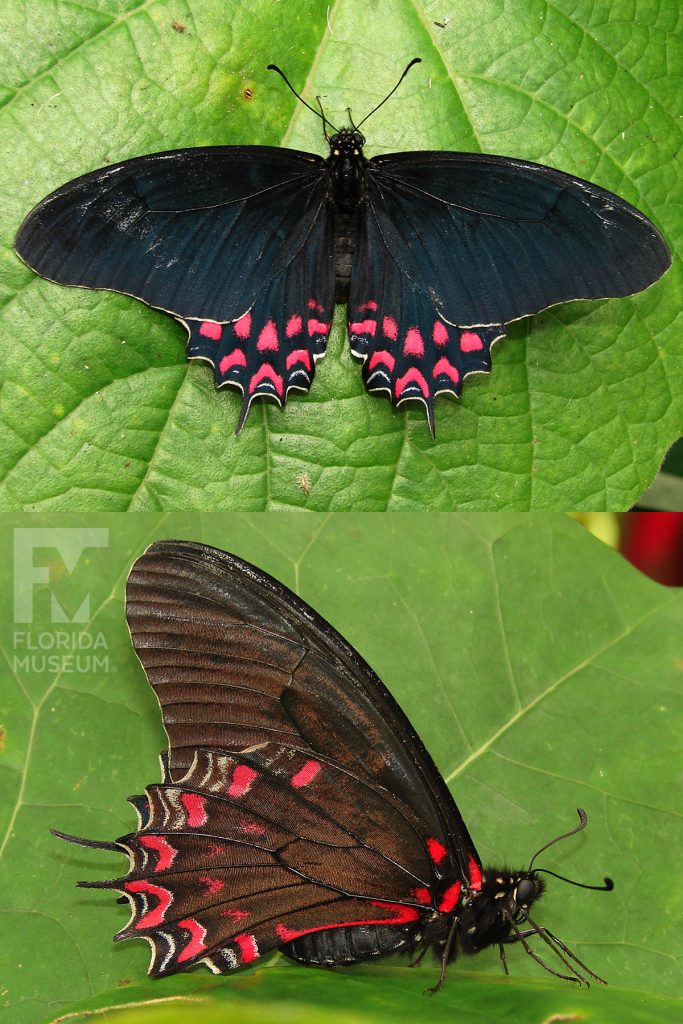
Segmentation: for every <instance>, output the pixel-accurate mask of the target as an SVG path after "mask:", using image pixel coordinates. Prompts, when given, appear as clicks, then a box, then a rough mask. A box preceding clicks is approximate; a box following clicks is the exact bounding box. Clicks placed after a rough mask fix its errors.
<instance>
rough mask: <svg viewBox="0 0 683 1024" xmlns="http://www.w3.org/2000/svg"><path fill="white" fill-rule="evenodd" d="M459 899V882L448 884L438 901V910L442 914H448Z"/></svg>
mask: <svg viewBox="0 0 683 1024" xmlns="http://www.w3.org/2000/svg"><path fill="white" fill-rule="evenodd" d="M459 899H460V882H454V883H453V885H449V886H448V888H447V889H446V891H445V892H444V894H443V896H442V897H441V900H440V901H439V910H440V911H441V912H442V913H443V914H450V912H451V910H452V909H453V907H454V906H455V905H456V903H457V902H458V900H459Z"/></svg>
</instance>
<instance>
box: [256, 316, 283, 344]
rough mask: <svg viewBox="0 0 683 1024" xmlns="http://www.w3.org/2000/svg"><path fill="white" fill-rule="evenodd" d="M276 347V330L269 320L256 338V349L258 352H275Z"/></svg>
mask: <svg viewBox="0 0 683 1024" xmlns="http://www.w3.org/2000/svg"><path fill="white" fill-rule="evenodd" d="M278 346H279V342H278V340H277V329H276V327H275V324H274V323H273V321H272V320H269V321H268V323H267V324H266V326H265V327H263V328H262V330H261V333H260V334H259V336H258V341H257V342H256V348H257V349H258V350H259V352H277V350H278Z"/></svg>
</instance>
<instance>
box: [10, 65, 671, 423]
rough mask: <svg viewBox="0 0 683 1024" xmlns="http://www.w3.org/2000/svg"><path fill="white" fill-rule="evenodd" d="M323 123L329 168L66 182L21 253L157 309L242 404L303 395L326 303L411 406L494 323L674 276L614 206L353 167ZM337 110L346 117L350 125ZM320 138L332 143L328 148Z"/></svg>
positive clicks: (562, 182) (183, 154) (203, 168)
mask: <svg viewBox="0 0 683 1024" xmlns="http://www.w3.org/2000/svg"><path fill="white" fill-rule="evenodd" d="M419 62H420V59H419V58H415V59H414V60H412V61H411V62H410V63H409V64H408V66H407V67H406V69H405V71H404V72H403V75H402V76H401V78H400V79H399V81H398V83H397V84H396V86H394V88H393V89H392V90H391V92H390V93H389V94H388V96H387V97H385V99H384V100H383V101H382V103H380V104H378V106H377V107H375V108H374V110H372V111H370V114H368V115H367V116H366V117H365V118H363V120H362V121H361V122H360V124H359V125H357V126H356V125H354V124H353V121H351V127H350V128H342V129H340V130H337V129H336V128H334V125H332V124H331V122H330V121H329V119H328V118H327V117H326V116H325V114H324V113H323V112H322V107H321V111H320V112H318V111H317V110H315V109H314V108H313V107H311V106H310V105H309V104H308V103H306V102H305V100H303V99H302V98H301V97H300V96H299V95H298V93H296V91H295V90H294V88H293V87H292V86H291V84H290V83H289V81H288V79H287V78H286V76H285V75H284V74H283V73H282V71H280V69H279V68H278V67H277V66H276V65H273V64H271V65H269V66H268V67H269V69H272V70H274V71H277V72H278V73H279V74H280V75H282V77H283V78H284V80H285V82H286V83H287V85H288V86H289V88H290V89H292V92H294V94H295V95H296V96H297V98H298V99H300V100H301V102H302V103H304V104H305V106H307V107H308V108H309V109H310V110H312V111H313V113H315V114H317V115H318V116H319V117H321V118H322V121H323V130H324V133H325V139H326V141H327V143H328V145H329V155H328V157H327V158H326V159H323V157H321V156H318V155H316V154H313V153H304V152H299V151H296V150H290V149H277V148H271V147H268V146H215V147H199V148H196V149H179V150H174V151H171V152H163V153H152V154H150V155H148V156H142V157H138V158H136V159H133V160H126V161H124V162H123V163H119V164H114V165H112V166H111V167H104V168H101V169H100V170H96V171H93V172H91V173H90V174H86V175H84V176H83V177H80V178H76V179H75V180H74V181H71V182H69V183H67V184H66V185H63V186H62V187H61V188H59V189H57V191H56V192H53V193H52V194H51V195H49V196H48V197H47V198H46V199H43V200H42V202H40V203H39V204H38V205H37V206H36V207H35V209H34V210H32V211H31V213H29V214H28V216H27V217H26V219H25V220H24V222H23V224H22V225H21V227H20V229H19V232H18V234H17V238H16V251H17V253H18V254H19V256H20V257H21V258H22V259H23V260H24V262H25V263H27V264H28V266H29V267H31V268H32V269H33V270H34V271H36V273H38V274H40V275H41V276H43V277H45V278H47V279H48V280H50V281H55V282H57V283H59V284H64V285H80V286H83V287H87V288H103V289H109V290H113V291H117V292H123V293H124V294H126V295H131V296H134V297H135V298H137V299H140V300H141V301H142V302H146V303H147V304H148V305H150V306H153V307H155V308H156V309H161V310H164V311H165V312H167V313H170V314H171V316H173V317H175V318H176V319H177V320H178V321H179V322H180V323H181V324H182V325H183V326H184V327H185V329H186V330H187V334H188V349H187V354H188V358H190V359H198V360H203V361H205V362H207V363H209V364H211V366H212V367H213V371H214V379H215V385H216V387H217V388H222V387H224V386H226V385H228V386H230V387H234V388H237V389H238V390H240V391H241V392H242V407H241V411H240V415H239V420H238V424H237V433H239V432H240V431H241V429H242V426H243V424H244V422H245V420H246V417H247V414H248V412H249V409H250V406H251V403H252V401H253V400H254V399H255V398H256V397H257V396H262V397H264V398H268V399H272V400H274V401H275V402H276V403H277V404H278V405H279V406H280V407H282V406H284V404H285V402H286V401H287V398H288V397H289V394H290V392H292V391H303V392H307V391H308V390H309V388H310V387H311V384H312V381H313V376H314V373H315V363H316V360H318V359H320V358H322V356H324V354H325V348H326V345H327V339H328V336H329V332H330V326H331V322H332V313H333V307H334V305H335V303H348V331H349V338H350V343H351V351H352V353H353V355H354V356H356V357H357V358H358V359H360V360H362V363H363V369H362V373H363V380H364V382H365V386H366V388H367V390H368V391H369V392H372V393H379V394H384V395H386V396H387V397H388V398H389V399H390V400H391V402H392V404H393V405H394V406H400V405H402V404H403V403H404V402H410V401H417V402H420V403H422V404H423V406H424V408H425V410H426V413H427V419H428V423H429V428H430V431H431V433H432V436H434V402H435V399H436V396H437V395H441V394H450V395H453V396H455V397H458V396H459V395H460V393H461V391H462V386H463V381H464V379H465V377H467V376H468V375H469V374H471V373H488V372H489V371H490V369H491V347H492V346H493V344H494V343H495V342H496V341H498V340H499V339H500V338H502V337H503V336H504V335H505V325H506V324H507V323H509V322H510V321H513V320H518V319H520V318H521V317H525V316H529V315H530V314H533V313H537V312H539V311H540V310H542V309H545V308H547V307H548V306H552V305H555V304H556V303H559V302H566V301H568V300H569V299H596V298H603V297H608V296H623V295H630V294H632V293H634V292H637V291H640V290H641V289H643V288H646V287H648V285H650V284H652V282H653V281H656V280H657V278H659V277H660V276H661V275H662V274H663V273H664V271H665V270H666V269H667V268H668V266H669V265H670V263H671V255H670V253H669V250H668V249H667V246H666V243H665V242H664V239H663V238H662V236H661V234H660V233H659V231H658V230H657V228H655V227H654V225H653V224H652V223H651V222H650V221H649V220H648V219H647V217H645V216H644V215H643V214H642V213H640V212H639V211H638V210H636V209H635V208H634V207H633V206H631V205H629V203H627V202H625V200H623V199H620V198H619V197H618V196H616V195H613V194H612V193H611V192H607V191H606V190H605V189H602V188H600V187H599V186H597V185H592V184H590V183H589V182H587V181H582V180H581V179H580V178H575V177H573V176H572V175H570V174H564V173H563V172H561V171H557V170H554V169H552V168H550V167H544V166H542V165H540V164H534V163H529V162H527V161H524V160H515V159H512V158H510V157H500V156H490V155H486V154H479V153H448V152H428V151H425V152H408V153H393V154H388V155H385V156H376V157H373V158H372V159H371V160H368V159H366V157H365V156H364V155H363V146H364V144H365V138H364V136H363V135H362V133H361V132H360V130H359V129H360V127H361V125H362V124H363V123H364V122H365V121H366V120H367V118H368V117H370V115H371V114H373V113H374V112H375V110H377V109H379V107H380V106H382V104H383V103H385V102H386V100H387V99H389V96H391V95H392V94H393V93H394V92H395V90H396V89H397V88H398V85H399V84H400V83H401V81H402V80H403V78H404V77H405V75H406V74H407V72H408V71H409V69H410V68H411V67H412V66H413V65H414V64H417V63H419ZM349 115H350V112H349ZM328 126H329V128H330V129H331V130H332V132H333V134H332V135H330V134H329V133H328Z"/></svg>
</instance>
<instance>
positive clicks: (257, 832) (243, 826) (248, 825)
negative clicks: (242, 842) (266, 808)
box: [240, 821, 266, 836]
mask: <svg viewBox="0 0 683 1024" xmlns="http://www.w3.org/2000/svg"><path fill="white" fill-rule="evenodd" d="M240 830H241V831H242V832H246V833H247V835H248V836H262V835H263V833H264V832H265V831H266V826H265V825H259V823H258V822H257V821H240Z"/></svg>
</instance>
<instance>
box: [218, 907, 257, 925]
mask: <svg viewBox="0 0 683 1024" xmlns="http://www.w3.org/2000/svg"><path fill="white" fill-rule="evenodd" d="M220 913H221V917H229V918H230V920H231V921H236V922H237V924H239V923H240V921H246V919H247V918H248V917H251V914H250V913H249V911H248V910H221V912H220Z"/></svg>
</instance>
